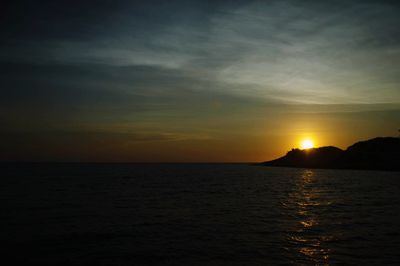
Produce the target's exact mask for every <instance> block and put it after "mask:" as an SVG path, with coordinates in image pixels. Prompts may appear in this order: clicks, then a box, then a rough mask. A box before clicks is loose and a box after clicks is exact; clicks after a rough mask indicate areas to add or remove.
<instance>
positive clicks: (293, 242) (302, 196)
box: [282, 170, 331, 265]
mask: <svg viewBox="0 0 400 266" xmlns="http://www.w3.org/2000/svg"><path fill="white" fill-rule="evenodd" d="M316 182H317V180H316V177H315V173H314V172H313V171H312V170H304V172H303V173H302V174H301V176H299V178H297V179H296V181H295V183H294V186H293V189H292V190H291V192H290V193H289V194H288V197H287V199H286V201H285V202H283V203H282V204H283V207H284V208H285V210H286V213H287V214H288V215H289V216H290V217H292V218H293V217H294V218H295V219H294V220H295V221H294V223H293V225H292V226H291V227H290V229H289V230H288V232H287V236H286V239H287V244H288V245H287V248H286V249H287V251H288V252H289V253H290V254H289V256H290V257H292V258H293V261H294V262H296V263H297V262H299V261H300V262H301V261H303V262H311V263H313V264H316V265H329V253H330V250H329V248H326V247H325V245H324V244H325V243H326V242H327V241H329V240H330V239H331V236H327V235H324V234H323V233H322V231H321V229H320V228H318V226H319V224H320V221H321V218H322V217H321V212H320V209H321V208H324V206H326V205H329V204H330V202H329V201H326V200H324V199H321V198H320V194H321V192H322V191H321V188H319V187H318V185H317V184H316Z"/></svg>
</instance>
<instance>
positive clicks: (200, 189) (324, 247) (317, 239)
mask: <svg viewBox="0 0 400 266" xmlns="http://www.w3.org/2000/svg"><path fill="white" fill-rule="evenodd" d="M0 167H1V173H2V174H1V178H0V182H1V187H0V197H1V198H0V200H1V203H0V208H1V212H0V240H1V246H2V248H1V249H0V250H1V258H0V261H1V262H2V265H190V266H194V265H229V266H231V265H399V264H400V173H399V172H383V171H360V170H327V169H325V170H323V169H300V168H278V167H277V168H272V167H265V166H260V165H252V164H100V163H96V164H95V163H92V164H83V163H52V164H45V163H31V164H28V163H27V164H15V163H14V164H6V163H3V164H0Z"/></svg>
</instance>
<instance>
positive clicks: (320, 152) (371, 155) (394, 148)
mask: <svg viewBox="0 0 400 266" xmlns="http://www.w3.org/2000/svg"><path fill="white" fill-rule="evenodd" d="M261 165H265V166H278V167H299V168H331V169H364V170H390V171H400V138H394V137H378V138H374V139H370V140H366V141H360V142H357V143H355V144H353V145H351V146H349V147H348V148H347V149H346V150H342V149H339V148H337V147H333V146H326V147H319V148H311V149H304V150H301V149H292V150H291V151H289V152H288V153H287V154H286V155H285V156H283V157H281V158H278V159H275V160H272V161H267V162H263V163H261Z"/></svg>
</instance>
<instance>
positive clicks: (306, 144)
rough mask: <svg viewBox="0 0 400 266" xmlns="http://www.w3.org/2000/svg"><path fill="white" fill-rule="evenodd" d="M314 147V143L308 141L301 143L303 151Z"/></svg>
mask: <svg viewBox="0 0 400 266" xmlns="http://www.w3.org/2000/svg"><path fill="white" fill-rule="evenodd" d="M313 147H314V143H313V142H312V140H310V139H305V140H303V141H302V142H301V148H302V149H303V150H304V149H311V148H313Z"/></svg>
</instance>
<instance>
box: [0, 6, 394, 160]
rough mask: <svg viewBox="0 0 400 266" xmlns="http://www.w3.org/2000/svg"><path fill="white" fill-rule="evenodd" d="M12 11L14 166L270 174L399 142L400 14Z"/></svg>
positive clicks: (248, 9)
mask: <svg viewBox="0 0 400 266" xmlns="http://www.w3.org/2000/svg"><path fill="white" fill-rule="evenodd" d="M1 5H2V8H1V10H2V11H1V16H0V30H1V42H0V70H1V71H0V80H1V86H0V92H1V97H0V129H1V130H0V149H1V154H0V160H1V161H77V162H85V161H90V162H258V161H265V160H270V159H273V158H276V157H279V156H282V155H284V154H285V153H286V152H287V151H288V150H290V149H291V148H296V147H299V143H300V142H301V140H302V139H304V138H311V139H312V140H313V141H314V144H315V145H316V146H327V145H333V146H337V147H339V148H343V149H344V148H346V147H347V146H349V145H351V144H353V143H354V142H356V141H359V140H364V139H369V138H373V137H377V136H397V135H398V134H399V132H398V129H400V27H399V25H400V16H399V14H400V4H399V3H398V2H397V1H385V0H381V1H367V0H364V1H357V0H354V1H348V0H347V1H344V0H343V1H307V0H304V1H298V0H286V1H285V0H281V1H267V0H265V1H190V0H186V1H150V0H147V1H9V2H5V3H2V4H1Z"/></svg>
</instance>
